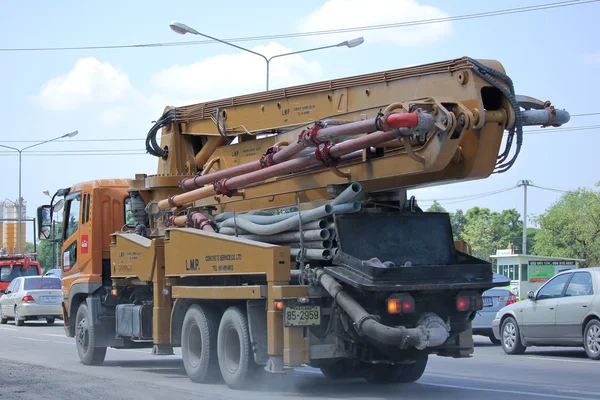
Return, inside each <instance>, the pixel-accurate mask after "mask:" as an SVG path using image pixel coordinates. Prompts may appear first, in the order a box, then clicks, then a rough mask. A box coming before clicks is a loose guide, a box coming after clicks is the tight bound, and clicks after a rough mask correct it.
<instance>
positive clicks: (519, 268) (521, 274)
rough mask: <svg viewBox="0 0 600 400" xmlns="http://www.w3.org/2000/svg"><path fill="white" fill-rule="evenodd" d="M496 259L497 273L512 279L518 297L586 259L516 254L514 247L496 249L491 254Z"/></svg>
mask: <svg viewBox="0 0 600 400" xmlns="http://www.w3.org/2000/svg"><path fill="white" fill-rule="evenodd" d="M490 257H491V258H493V259H496V261H497V262H496V266H495V271H494V272H496V273H498V274H500V275H503V276H506V277H507V278H509V279H510V287H507V288H508V289H510V290H511V291H512V292H513V293H514V294H515V295H516V296H517V297H521V298H524V297H527V292H529V291H530V290H531V291H536V290H537V289H538V288H539V287H540V286H542V285H543V284H544V282H546V281H548V280H550V278H552V277H553V276H554V275H556V274H557V273H559V272H561V271H564V270H567V269H577V268H579V263H580V262H583V261H585V260H582V259H579V258H562V257H547V256H532V255H525V254H516V253H515V251H514V249H512V248H509V249H502V250H496V254H495V255H492V256H490Z"/></svg>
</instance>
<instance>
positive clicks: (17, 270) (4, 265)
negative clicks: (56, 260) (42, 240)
mask: <svg viewBox="0 0 600 400" xmlns="http://www.w3.org/2000/svg"><path fill="white" fill-rule="evenodd" d="M41 275H42V267H41V266H40V264H39V263H38V262H37V261H32V260H31V257H30V256H28V255H25V256H22V255H14V256H0V296H2V295H3V294H4V292H5V291H6V289H7V288H8V285H10V283H11V282H12V281H13V280H14V279H15V278H18V277H20V276H41Z"/></svg>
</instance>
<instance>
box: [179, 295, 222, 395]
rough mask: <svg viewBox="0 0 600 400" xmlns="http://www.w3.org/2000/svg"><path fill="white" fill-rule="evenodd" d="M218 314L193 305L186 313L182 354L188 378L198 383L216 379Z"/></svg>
mask: <svg viewBox="0 0 600 400" xmlns="http://www.w3.org/2000/svg"><path fill="white" fill-rule="evenodd" d="M218 326H219V318H218V314H217V313H216V312H215V311H213V310H212V309H210V308H208V307H204V306H199V305H193V306H191V307H190V308H189V309H188V310H187V312H186V313H185V318H184V319H183V327H182V332H181V354H182V356H183V366H184V368H185V372H186V374H187V376H188V377H189V378H190V379H191V380H192V381H193V382H197V383H204V382H206V381H208V380H209V379H210V378H216V377H217V376H216V372H217V371H218V368H217V365H218V363H219V361H218V358H217V329H218Z"/></svg>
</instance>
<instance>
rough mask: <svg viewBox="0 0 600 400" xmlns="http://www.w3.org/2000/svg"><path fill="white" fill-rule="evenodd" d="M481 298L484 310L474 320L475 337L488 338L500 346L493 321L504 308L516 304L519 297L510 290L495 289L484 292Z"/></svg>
mask: <svg viewBox="0 0 600 400" xmlns="http://www.w3.org/2000/svg"><path fill="white" fill-rule="evenodd" d="M481 297H482V299H483V309H481V310H479V311H477V314H476V315H475V318H474V319H473V322H472V326H473V335H480V336H487V337H488V338H490V341H491V342H492V343H493V344H500V340H499V339H496V337H495V336H494V332H493V331H492V321H493V320H494V318H495V317H496V314H497V313H498V311H499V310H500V309H501V308H502V307H505V306H507V305H510V304H513V303H516V302H517V296H515V295H514V294H513V293H512V292H511V291H510V290H508V289H505V288H493V289H489V290H486V291H485V292H483V295H482V296H481Z"/></svg>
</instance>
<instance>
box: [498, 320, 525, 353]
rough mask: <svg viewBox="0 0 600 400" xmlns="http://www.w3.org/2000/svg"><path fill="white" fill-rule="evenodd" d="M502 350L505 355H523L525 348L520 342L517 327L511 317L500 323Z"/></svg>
mask: <svg viewBox="0 0 600 400" xmlns="http://www.w3.org/2000/svg"><path fill="white" fill-rule="evenodd" d="M500 332H502V336H501V338H502V349H503V350H504V352H505V353H506V354H523V353H524V352H525V346H523V343H522V342H521V334H520V332H519V325H517V321H515V319H514V318H513V317H508V318H506V319H505V320H504V322H503V323H502V330H501V331H500Z"/></svg>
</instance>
